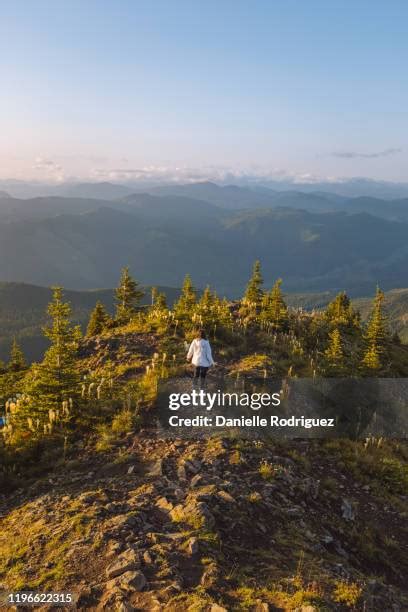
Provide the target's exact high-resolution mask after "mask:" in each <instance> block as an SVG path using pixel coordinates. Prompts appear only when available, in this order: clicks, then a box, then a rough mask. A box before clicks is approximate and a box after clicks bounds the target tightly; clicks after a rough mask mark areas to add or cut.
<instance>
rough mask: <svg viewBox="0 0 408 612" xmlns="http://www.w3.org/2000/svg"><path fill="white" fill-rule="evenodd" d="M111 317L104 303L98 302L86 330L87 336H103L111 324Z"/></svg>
mask: <svg viewBox="0 0 408 612" xmlns="http://www.w3.org/2000/svg"><path fill="white" fill-rule="evenodd" d="M109 319H110V317H109V315H108V313H107V312H106V309H105V306H104V305H103V304H102V302H99V301H98V302H96V304H95V308H94V309H93V311H92V312H91V315H90V317H89V323H88V327H87V330H86V335H87V336H97V335H98V334H101V333H102V332H103V330H104V329H105V327H106V325H107V323H108V322H109Z"/></svg>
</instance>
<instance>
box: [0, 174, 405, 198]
mask: <svg viewBox="0 0 408 612" xmlns="http://www.w3.org/2000/svg"><path fill="white" fill-rule="evenodd" d="M168 183H170V186H171V187H177V185H176V184H174V183H172V182H171V181H168ZM217 183H218V184H219V185H220V186H231V184H233V185H234V186H236V187H238V188H244V189H250V190H251V191H252V192H257V193H259V194H261V193H265V192H266V193H268V192H270V191H271V190H272V191H275V192H284V191H297V192H302V193H319V192H322V193H325V194H326V195H330V194H332V195H338V196H341V197H345V198H355V197H360V196H368V197H374V198H380V199H384V200H392V199H397V198H408V183H396V182H391V181H376V180H372V179H366V178H351V179H343V180H337V181H320V182H317V181H309V182H304V183H301V182H299V181H293V180H285V179H280V180H272V179H268V178H266V177H260V176H249V175H247V176H246V175H243V176H233V175H228V176H227V177H226V178H225V179H224V180H223V181H222V182H220V181H218V180H217ZM195 184H208V181H204V180H203V181H201V183H197V182H196V183H195ZM163 187H164V189H166V188H167V185H166V184H164V183H163V181H160V182H159V181H157V180H156V181H154V180H153V179H149V180H141V179H140V180H138V181H137V182H136V181H135V182H132V181H129V182H128V183H125V184H120V183H109V182H107V181H105V182H73V181H70V182H65V183H41V182H38V181H24V180H17V179H0V190H3V191H6V192H7V193H9V194H10V195H12V196H14V197H17V198H33V197H38V196H47V195H48V196H49V195H59V196H67V197H81V198H88V197H93V198H101V199H104V200H111V199H115V198H120V197H123V196H125V195H129V194H130V193H135V192H150V191H151V190H154V189H156V188H159V189H161V188H163Z"/></svg>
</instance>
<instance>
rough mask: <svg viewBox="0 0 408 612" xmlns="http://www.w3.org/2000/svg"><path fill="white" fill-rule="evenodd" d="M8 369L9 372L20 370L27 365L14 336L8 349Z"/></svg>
mask: <svg viewBox="0 0 408 612" xmlns="http://www.w3.org/2000/svg"><path fill="white" fill-rule="evenodd" d="M7 367H8V370H9V371H10V372H21V370H24V369H25V368H26V367H27V363H26V360H25V358H24V354H23V351H22V350H21V348H20V346H19V345H18V343H17V340H16V339H15V338H14V339H13V343H12V345H11V350H10V361H9V362H8V366H7Z"/></svg>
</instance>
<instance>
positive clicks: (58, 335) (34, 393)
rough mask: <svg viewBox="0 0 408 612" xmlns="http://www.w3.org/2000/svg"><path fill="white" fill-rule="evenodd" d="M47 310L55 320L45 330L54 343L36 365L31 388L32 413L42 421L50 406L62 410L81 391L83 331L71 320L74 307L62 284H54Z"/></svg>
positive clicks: (29, 391) (34, 417)
mask: <svg viewBox="0 0 408 612" xmlns="http://www.w3.org/2000/svg"><path fill="white" fill-rule="evenodd" d="M47 312H48V314H49V315H50V317H51V324H50V325H49V326H47V327H45V328H44V334H45V336H46V337H47V338H48V339H49V340H50V342H51V346H50V347H49V349H48V350H47V351H46V353H45V356H44V359H43V361H42V363H40V364H35V366H33V368H32V371H31V373H30V378H29V379H28V388H27V392H28V395H29V396H30V405H29V410H30V417H31V418H33V419H37V418H38V419H39V420H40V422H44V421H47V422H48V420H49V416H50V413H49V411H50V410H52V411H54V412H55V411H59V413H60V414H62V409H63V402H70V403H72V402H74V401H75V399H77V398H78V396H79V391H80V390H79V374H78V371H77V368H76V364H75V357H76V351H77V348H78V342H79V340H80V337H81V331H80V328H79V326H73V325H72V324H71V321H70V316H71V307H70V305H69V304H68V303H66V302H64V301H63V295H62V289H61V287H54V288H53V298H52V301H51V302H50V304H49V305H48V309H47Z"/></svg>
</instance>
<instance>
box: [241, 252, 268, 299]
mask: <svg viewBox="0 0 408 612" xmlns="http://www.w3.org/2000/svg"><path fill="white" fill-rule="evenodd" d="M262 287H263V278H262V273H261V262H260V261H259V260H257V261H256V262H255V263H254V267H253V269H252V276H251V278H250V279H249V282H248V285H247V288H246V291H245V295H244V301H245V302H248V303H251V304H255V305H256V306H260V304H261V301H262V298H263V294H264V292H263V288H262Z"/></svg>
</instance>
